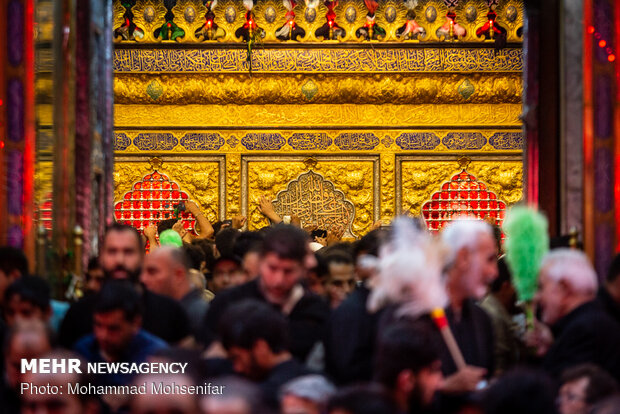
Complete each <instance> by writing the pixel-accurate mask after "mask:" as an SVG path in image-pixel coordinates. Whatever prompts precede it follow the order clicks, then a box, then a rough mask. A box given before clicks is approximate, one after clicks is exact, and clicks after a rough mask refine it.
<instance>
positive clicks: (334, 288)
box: [325, 251, 355, 308]
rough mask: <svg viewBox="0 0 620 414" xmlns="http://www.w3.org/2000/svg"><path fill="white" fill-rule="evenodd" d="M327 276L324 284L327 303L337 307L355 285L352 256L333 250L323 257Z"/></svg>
mask: <svg viewBox="0 0 620 414" xmlns="http://www.w3.org/2000/svg"><path fill="white" fill-rule="evenodd" d="M325 261H326V262H327V270H328V278H327V282H326V285H325V288H326V290H327V295H328V297H329V303H330V306H331V307H332V308H336V307H338V305H340V304H341V303H342V301H344V300H345V299H346V297H347V296H348V295H349V294H350V293H351V292H352V291H353V288H354V287H355V266H354V264H353V258H352V257H351V256H350V255H349V254H347V253H345V252H342V251H340V252H333V253H330V254H328V255H327V256H326V257H325Z"/></svg>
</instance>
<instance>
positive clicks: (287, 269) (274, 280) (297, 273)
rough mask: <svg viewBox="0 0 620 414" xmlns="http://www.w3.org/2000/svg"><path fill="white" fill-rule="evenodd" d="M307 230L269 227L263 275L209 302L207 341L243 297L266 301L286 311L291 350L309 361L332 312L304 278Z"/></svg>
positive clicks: (307, 247)
mask: <svg viewBox="0 0 620 414" xmlns="http://www.w3.org/2000/svg"><path fill="white" fill-rule="evenodd" d="M311 254H312V253H311V252H310V249H309V246H308V238H307V236H306V234H305V233H304V232H303V230H301V229H299V228H297V227H294V226H290V225H283V224H280V225H277V226H276V227H274V228H272V229H271V230H269V232H268V233H267V235H266V237H265V241H264V242H263V246H262V249H261V256H260V264H259V271H260V274H259V276H258V277H257V278H256V279H254V280H252V281H250V282H248V283H245V284H243V285H241V286H237V287H234V288H230V289H226V290H224V291H222V292H220V293H218V295H217V296H216V297H215V299H213V301H212V302H211V304H210V306H209V310H208V312H207V317H206V327H205V331H204V332H203V333H204V336H203V342H204V343H205V345H210V344H211V343H212V342H213V340H214V339H215V335H214V334H215V332H216V331H217V327H218V324H219V320H220V317H221V315H222V314H223V312H224V311H225V309H226V308H227V307H228V306H230V305H231V304H234V303H236V302H239V301H241V300H243V299H256V300H259V301H262V302H265V303H267V304H269V305H270V306H272V307H273V308H274V309H276V310H277V311H278V312H280V313H281V314H282V315H284V316H285V317H286V319H287V322H288V332H289V337H290V340H291V342H290V351H291V353H292V354H293V356H295V357H297V358H298V359H299V360H300V361H305V360H306V358H307V357H308V354H309V353H310V351H311V350H312V348H313V347H314V346H315V345H316V343H317V342H319V341H320V340H321V339H322V338H323V329H324V324H325V321H326V320H327V317H328V315H329V308H328V306H327V304H326V303H325V302H324V301H323V300H322V299H321V298H319V297H318V296H316V295H315V294H313V293H309V292H307V291H305V290H304V288H303V287H302V286H301V284H300V281H301V279H302V277H304V275H305V273H306V260H307V257H308V255H311Z"/></svg>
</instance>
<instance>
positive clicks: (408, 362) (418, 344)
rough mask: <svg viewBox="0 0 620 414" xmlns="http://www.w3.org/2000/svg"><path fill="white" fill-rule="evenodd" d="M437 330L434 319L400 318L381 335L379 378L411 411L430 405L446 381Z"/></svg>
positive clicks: (376, 375) (378, 356) (377, 355)
mask: <svg viewBox="0 0 620 414" xmlns="http://www.w3.org/2000/svg"><path fill="white" fill-rule="evenodd" d="M436 332H437V331H436V329H435V328H434V326H433V325H432V322H431V321H429V320H427V319H420V320H418V321H416V322H396V323H394V324H392V325H390V326H388V327H387V328H386V329H385V331H384V332H383V334H382V335H381V337H380V338H379V345H378V350H377V354H376V359H375V379H376V380H377V382H379V383H380V384H382V385H383V386H385V387H386V388H387V389H389V390H390V391H391V392H392V393H393V394H394V396H395V398H396V400H397V401H398V402H399V403H400V405H401V409H403V410H405V411H407V412H414V411H416V409H420V408H422V407H425V406H428V405H430V403H431V402H432V400H433V396H434V395H435V392H436V391H437V390H438V389H439V388H440V386H441V384H442V383H443V375H442V372H441V362H440V360H439V353H438V349H440V346H439V344H440V340H439V339H438V338H437V334H436Z"/></svg>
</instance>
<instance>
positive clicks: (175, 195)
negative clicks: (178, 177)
mask: <svg viewBox="0 0 620 414" xmlns="http://www.w3.org/2000/svg"><path fill="white" fill-rule="evenodd" d="M187 201H189V195H188V194H187V193H186V192H184V191H181V189H180V187H179V184H177V183H175V182H174V181H170V179H169V178H168V176H167V175H165V174H161V173H159V172H157V171H154V172H153V173H151V174H147V175H145V176H144V177H143V178H142V180H141V181H138V182H137V183H135V184H134V185H133V189H132V190H131V191H128V192H126V193H125V194H124V195H123V198H122V201H118V202H116V203H115V204H114V218H115V219H116V221H117V222H119V223H124V224H129V225H130V226H133V227H135V228H137V229H138V230H140V231H141V232H142V231H143V230H144V229H145V228H146V227H147V226H148V225H149V224H155V225H157V224H158V223H159V222H160V221H161V220H167V219H171V218H175V208H176V207H177V206H178V205H179V204H180V203H181V202H187ZM179 219H180V220H182V221H183V227H185V229H186V230H187V231H188V232H190V233H192V234H194V235H196V231H195V227H196V218H195V217H194V215H193V214H191V213H189V212H187V211H182V212H180V213H179Z"/></svg>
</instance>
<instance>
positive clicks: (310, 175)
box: [273, 170, 355, 238]
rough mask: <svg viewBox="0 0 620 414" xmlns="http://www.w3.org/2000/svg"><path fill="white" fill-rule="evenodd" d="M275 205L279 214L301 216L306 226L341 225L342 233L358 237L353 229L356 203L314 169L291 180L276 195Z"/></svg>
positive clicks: (347, 236)
mask: <svg viewBox="0 0 620 414" xmlns="http://www.w3.org/2000/svg"><path fill="white" fill-rule="evenodd" d="M273 207H274V210H275V211H276V213H278V215H279V216H280V217H284V216H297V217H299V219H300V220H301V222H302V225H303V226H304V227H306V226H316V227H317V228H319V229H334V230H335V229H338V228H342V229H343V231H344V234H343V237H345V238H352V237H355V235H354V234H353V233H352V232H351V223H352V222H353V218H354V217H355V207H354V206H353V203H351V202H350V201H349V200H347V199H346V198H345V195H344V193H343V192H342V191H340V190H337V189H335V188H334V183H332V182H331V181H329V180H326V179H325V178H324V177H323V176H322V175H321V174H317V173H315V172H314V171H312V170H310V171H308V172H305V173H302V174H301V175H300V176H299V177H297V178H296V179H294V180H292V181H289V183H288V184H287V186H286V189H285V190H282V191H280V192H279V193H278V194H277V195H276V199H275V201H273Z"/></svg>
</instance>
